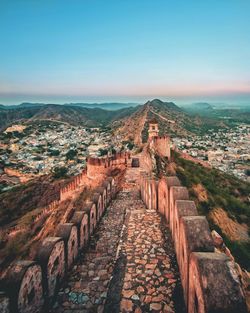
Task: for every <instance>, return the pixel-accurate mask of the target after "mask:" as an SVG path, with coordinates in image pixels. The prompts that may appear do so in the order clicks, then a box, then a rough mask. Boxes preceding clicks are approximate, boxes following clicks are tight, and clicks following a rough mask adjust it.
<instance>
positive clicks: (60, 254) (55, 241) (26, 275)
mask: <svg viewBox="0 0 250 313" xmlns="http://www.w3.org/2000/svg"><path fill="white" fill-rule="evenodd" d="M80 183H81V176H79V177H77V178H76V179H75V180H74V183H73V184H70V186H68V187H69V188H76V186H77V184H80ZM96 191H97V192H96V193H95V194H94V195H93V197H92V199H91V201H89V202H88V203H83V204H82V210H80V211H75V212H74V215H73V216H72V218H71V221H70V222H69V223H62V224H59V225H58V227H57V231H56V237H47V238H45V239H44V240H43V241H42V242H41V243H40V245H39V248H38V250H37V253H36V256H35V258H34V260H28V261H15V262H13V263H12V264H11V265H10V266H9V267H8V268H7V269H6V270H5V271H4V273H3V275H2V278H1V281H0V286H1V292H0V311H1V312H3V313H38V312H41V311H42V310H43V311H44V312H47V311H48V309H49V306H50V305H51V304H52V300H53V299H54V297H55V295H56V293H57V292H58V290H59V287H60V284H61V282H62V280H63V278H64V276H65V273H66V271H67V270H69V269H70V268H71V267H72V265H73V264H74V262H75V260H76V258H77V257H78V255H79V253H80V252H81V251H82V250H83V249H86V247H87V246H88V241H89V237H90V235H91V234H92V233H93V232H94V230H95V228H96V226H97V224H98V222H99V221H100V219H101V217H102V216H103V214H104V212H105V209H106V208H107V206H108V204H109V203H110V201H111V199H113V198H114V197H115V195H116V182H115V179H114V178H113V177H108V178H106V179H105V181H104V182H103V183H102V185H101V186H100V187H98V188H97V189H96ZM65 192H67V191H66V189H65ZM51 208H53V205H51Z"/></svg>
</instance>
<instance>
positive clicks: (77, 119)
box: [0, 104, 136, 130]
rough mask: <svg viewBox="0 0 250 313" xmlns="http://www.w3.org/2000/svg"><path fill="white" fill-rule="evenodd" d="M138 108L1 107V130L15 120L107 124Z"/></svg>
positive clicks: (88, 125) (87, 124)
mask: <svg viewBox="0 0 250 313" xmlns="http://www.w3.org/2000/svg"><path fill="white" fill-rule="evenodd" d="M134 110H136V109H135V108H133V107H129V108H124V109H119V110H116V111H108V110H103V109H100V108H92V109H90V108H84V107H78V106H70V105H57V104H47V105H40V104H39V105H35V104H34V105H31V106H29V105H26V104H24V105H23V106H22V105H21V106H18V107H15V108H7V107H5V109H1V108H0V125H1V126H0V130H3V129H4V128H6V127H7V126H8V125H9V124H11V123H13V122H20V121H36V120H55V121H60V122H64V123H69V124H71V125H82V126H87V127H101V126H107V125H108V124H109V123H110V122H112V121H113V120H117V119H121V118H124V117H126V116H128V115H130V114H132V113H133V112H134Z"/></svg>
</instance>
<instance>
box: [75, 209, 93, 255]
mask: <svg viewBox="0 0 250 313" xmlns="http://www.w3.org/2000/svg"><path fill="white" fill-rule="evenodd" d="M71 223H73V224H74V225H76V227H77V233H78V246H79V248H80V249H83V248H84V247H86V246H87V243H88V240H89V216H88V214H87V213H86V212H83V211H76V212H75V213H74V215H73V216H72V219H71Z"/></svg>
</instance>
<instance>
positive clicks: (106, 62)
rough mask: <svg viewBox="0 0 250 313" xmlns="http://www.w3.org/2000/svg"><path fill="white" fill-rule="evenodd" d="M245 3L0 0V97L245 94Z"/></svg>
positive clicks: (238, 97) (248, 72)
mask: <svg viewBox="0 0 250 313" xmlns="http://www.w3.org/2000/svg"><path fill="white" fill-rule="evenodd" d="M249 12H250V2H249V1H245V0H239V1H233V0H232V1H228V0H221V1H215V0H214V1H213V0H211V1H196V0H193V1H184V0H183V1H166V0H158V1H153V0H146V1H145V0H137V1H133V0H127V1H117V0H113V1H110V0H107V1H101V0H94V1H93V0H85V1H80V0H79V1H74V4H72V3H71V2H70V1H66V0H65V1H64V0H55V1H49V0H47V1H46V0H45V1H33V0H28V1H17V0H10V1H7V0H3V1H0V45H1V48H0V103H6V104H8V103H19V102H22V101H44V102H57V103H63V102H71V101H72V102H73V101H140V102H143V101H145V100H147V99H148V98H154V97H160V98H162V99H166V100H177V101H186V100H190V101H191V100H205V99H206V100H211V101H217V100H222V101H232V102H237V101H243V102H244V101H249V99H250V61H249V60H250V40H249V34H250V14H249Z"/></svg>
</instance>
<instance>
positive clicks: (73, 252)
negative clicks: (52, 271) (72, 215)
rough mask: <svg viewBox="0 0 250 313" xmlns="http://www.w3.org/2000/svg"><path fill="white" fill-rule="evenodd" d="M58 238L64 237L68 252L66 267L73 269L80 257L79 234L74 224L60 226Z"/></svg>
mask: <svg viewBox="0 0 250 313" xmlns="http://www.w3.org/2000/svg"><path fill="white" fill-rule="evenodd" d="M56 236H58V237H62V238H63V241H64V246H65V251H66V267H67V269H68V268H70V267H71V265H72V264H73V262H74V261H75V259H76V258H77V256H78V233H77V227H76V226H75V225H74V224H73V223H65V224H59V225H58V228H57V232H56Z"/></svg>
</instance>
